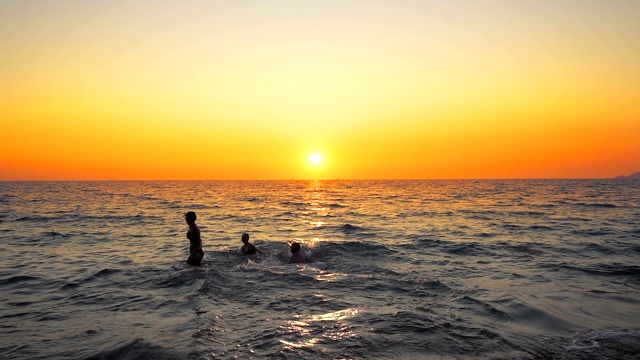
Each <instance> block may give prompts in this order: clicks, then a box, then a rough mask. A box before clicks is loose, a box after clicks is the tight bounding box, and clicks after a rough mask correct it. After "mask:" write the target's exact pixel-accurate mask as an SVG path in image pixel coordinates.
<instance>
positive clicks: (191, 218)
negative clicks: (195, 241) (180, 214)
mask: <svg viewBox="0 0 640 360" xmlns="http://www.w3.org/2000/svg"><path fill="white" fill-rule="evenodd" d="M184 219H185V220H186V221H187V224H189V225H193V224H195V223H196V213H195V212H193V211H189V212H188V213H186V214H185V215H184Z"/></svg>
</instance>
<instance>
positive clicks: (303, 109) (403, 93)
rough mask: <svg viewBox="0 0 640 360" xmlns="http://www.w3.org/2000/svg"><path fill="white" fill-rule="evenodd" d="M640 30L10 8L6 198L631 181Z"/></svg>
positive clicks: (547, 18) (601, 19)
mask: <svg viewBox="0 0 640 360" xmlns="http://www.w3.org/2000/svg"><path fill="white" fill-rule="evenodd" d="M638 14H640V2H638V1H633V0H629V1H620V0H612V1H593V0H585V1H578V0H575V1H573V0H564V1H546V0H542V1H535V2H528V1H511V0H509V1H507V0H505V1H483V2H477V1H448V2H442V1H408V0H401V1H393V2H392V1H373V0H372V1H352V0H344V1H322V2H306V1H305V2H303V1H293V0H290V1H272V2H260V1H258V2H256V1H215V2H201V1H184V2H172V1H135V2H133V3H130V2H121V3H117V4H114V2H111V1H91V2H87V1H34V2H25V1H19V0H8V1H2V2H0V24H1V25H0V49H2V53H3V55H2V56H0V84H1V85H2V86H1V87H0V121H1V123H0V124H1V125H0V153H1V154H2V156H1V158H0V180H71V179H82V180H90V179H293V178H295V179H309V178H313V179H334V178H340V179H384V178H393V179H400V178H584V177H586V178H602V177H605V178H606V177H614V176H617V175H623V174H630V173H633V172H636V171H640V66H638V64H640V41H638V39H640V22H638V21H637V15H638ZM314 153H319V154H321V155H322V157H323V161H322V162H320V163H319V164H313V163H312V162H311V161H310V160H309V159H310V156H311V155H312V154H314Z"/></svg>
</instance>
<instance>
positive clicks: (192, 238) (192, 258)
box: [184, 211, 204, 266]
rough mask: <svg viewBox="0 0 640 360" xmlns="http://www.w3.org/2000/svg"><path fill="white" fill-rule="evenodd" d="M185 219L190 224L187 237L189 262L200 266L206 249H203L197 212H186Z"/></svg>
mask: <svg viewBox="0 0 640 360" xmlns="http://www.w3.org/2000/svg"><path fill="white" fill-rule="evenodd" d="M184 219H185V220H186V221H187V225H189V231H188V232H187V239H189V242H190V245H189V253H190V255H189V258H188V259H187V264H189V265H194V266H200V262H202V258H203V257H204V251H202V240H201V239H200V228H199V227H198V225H196V213H195V212H193V211H189V212H188V213H186V214H185V216H184Z"/></svg>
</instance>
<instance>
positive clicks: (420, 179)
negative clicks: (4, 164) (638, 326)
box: [0, 175, 633, 182]
mask: <svg viewBox="0 0 640 360" xmlns="http://www.w3.org/2000/svg"><path fill="white" fill-rule="evenodd" d="M442 180H446V181H477V180H633V179H629V178H627V176H624V175H622V176H616V177H592V178H587V177H585V178H580V177H576V178H570V177H567V178H546V177H539V178H534V177H532V178H361V179H359V178H345V179H341V178H332V179H296V178H291V179H33V180H27V179H19V180H9V179H0V182H92V181H94V182H108V181H114V182H126V181H132V182H134V181H135V182H142V181H146V182H153V181H442Z"/></svg>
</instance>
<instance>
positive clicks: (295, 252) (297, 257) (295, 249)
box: [289, 242, 307, 264]
mask: <svg viewBox="0 0 640 360" xmlns="http://www.w3.org/2000/svg"><path fill="white" fill-rule="evenodd" d="M289 248H290V249H291V254H292V255H291V258H290V259H289V264H304V263H306V262H307V261H306V260H305V258H304V255H303V254H302V252H301V251H300V243H297V242H294V243H293V244H290V245H289Z"/></svg>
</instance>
